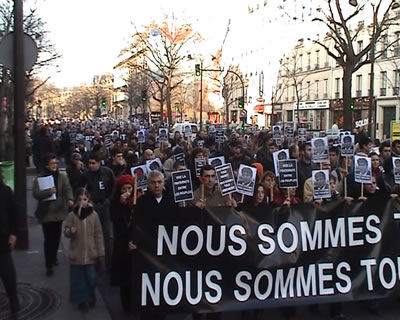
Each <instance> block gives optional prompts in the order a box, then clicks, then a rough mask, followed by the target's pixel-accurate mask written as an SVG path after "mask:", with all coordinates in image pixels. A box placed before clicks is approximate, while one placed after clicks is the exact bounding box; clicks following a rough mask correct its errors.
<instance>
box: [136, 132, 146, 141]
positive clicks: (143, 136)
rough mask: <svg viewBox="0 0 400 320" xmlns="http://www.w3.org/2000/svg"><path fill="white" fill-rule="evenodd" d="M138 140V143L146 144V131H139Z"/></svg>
mask: <svg viewBox="0 0 400 320" xmlns="http://www.w3.org/2000/svg"><path fill="white" fill-rule="evenodd" d="M137 138H138V143H144V142H145V138H146V137H145V131H144V130H143V129H142V130H139V131H138V133H137Z"/></svg>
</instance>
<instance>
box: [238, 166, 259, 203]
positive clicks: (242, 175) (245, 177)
mask: <svg viewBox="0 0 400 320" xmlns="http://www.w3.org/2000/svg"><path fill="white" fill-rule="evenodd" d="M256 176H257V169H256V168H254V167H250V166H246V165H244V164H241V165H240V167H239V171H238V178H237V183H236V187H237V191H238V192H239V193H241V194H244V195H246V196H250V197H252V196H253V195H254V186H255V183H256Z"/></svg>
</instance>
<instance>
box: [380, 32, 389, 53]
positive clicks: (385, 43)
mask: <svg viewBox="0 0 400 320" xmlns="http://www.w3.org/2000/svg"><path fill="white" fill-rule="evenodd" d="M381 41H382V48H381V50H382V52H383V53H382V58H387V57H388V45H389V44H388V36H387V34H384V35H383V36H382V39H381Z"/></svg>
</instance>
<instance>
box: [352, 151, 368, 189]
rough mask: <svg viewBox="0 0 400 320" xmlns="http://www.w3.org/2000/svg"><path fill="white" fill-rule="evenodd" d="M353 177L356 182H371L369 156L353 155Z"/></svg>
mask: <svg viewBox="0 0 400 320" xmlns="http://www.w3.org/2000/svg"><path fill="white" fill-rule="evenodd" d="M354 168H355V170H354V177H355V179H354V180H355V181H356V182H358V183H372V171H371V158H369V157H362V156H354Z"/></svg>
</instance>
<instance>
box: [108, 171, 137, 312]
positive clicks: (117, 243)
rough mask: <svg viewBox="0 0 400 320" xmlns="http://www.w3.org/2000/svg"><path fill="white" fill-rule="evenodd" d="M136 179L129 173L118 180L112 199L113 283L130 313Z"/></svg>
mask: <svg viewBox="0 0 400 320" xmlns="http://www.w3.org/2000/svg"><path fill="white" fill-rule="evenodd" d="M134 186H135V179H134V178H133V177H132V176H131V175H128V174H125V175H122V176H120V177H119V178H118V180H117V191H116V193H115V195H114V198H113V200H112V201H111V207H110V212H111V221H112V223H113V229H114V248H113V256H112V267H111V284H112V285H114V286H119V287H120V295H121V304H122V309H123V310H124V312H126V313H130V312H131V310H130V297H131V284H130V279H131V268H132V262H131V260H132V259H131V254H130V253H131V252H130V250H129V240H130V231H129V230H130V227H131V224H132V217H133V202H134V199H133V197H134Z"/></svg>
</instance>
